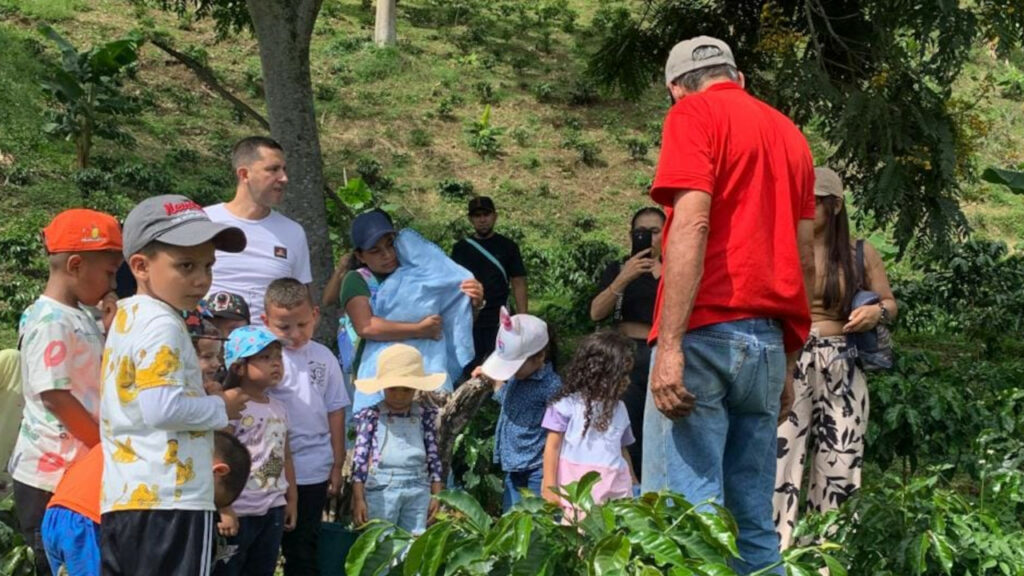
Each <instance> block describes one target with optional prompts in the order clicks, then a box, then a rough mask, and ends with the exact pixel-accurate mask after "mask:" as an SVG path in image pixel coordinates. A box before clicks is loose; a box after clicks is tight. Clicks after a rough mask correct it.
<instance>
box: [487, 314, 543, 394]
mask: <svg viewBox="0 0 1024 576" xmlns="http://www.w3.org/2000/svg"><path fill="white" fill-rule="evenodd" d="M500 319H501V323H500V325H499V327H498V338H497V339H496V340H495V342H494V352H493V353H492V354H491V355H490V356H489V357H488V358H487V360H485V361H484V363H483V365H481V366H480V369H481V370H482V371H483V373H484V374H485V375H486V376H487V377H488V378H493V379H494V380H508V379H509V378H511V377H512V376H515V373H516V372H517V371H518V370H519V368H520V367H521V366H522V365H523V363H524V362H526V360H527V359H528V358H529V357H530V356H533V355H534V354H536V353H538V352H540V351H541V350H543V349H544V347H545V346H547V345H548V325H547V324H545V323H544V321H543V320H541V319H540V318H537V317H536V316H530V315H529V314H516V315H515V316H509V313H508V310H506V309H505V307H504V306H502V308H501V315H500Z"/></svg>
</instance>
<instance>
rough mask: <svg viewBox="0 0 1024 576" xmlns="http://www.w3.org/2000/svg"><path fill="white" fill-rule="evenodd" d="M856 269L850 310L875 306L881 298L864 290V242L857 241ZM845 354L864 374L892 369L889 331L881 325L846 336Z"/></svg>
mask: <svg viewBox="0 0 1024 576" xmlns="http://www.w3.org/2000/svg"><path fill="white" fill-rule="evenodd" d="M857 268H858V270H859V272H860V283H859V285H860V290H858V291H857V293H856V294H854V295H853V302H852V303H851V304H850V309H851V310H856V309H857V308H860V307H861V306H868V305H872V304H874V305H877V304H878V303H879V302H881V301H882V298H881V296H879V295H878V294H877V293H875V292H872V291H871V290H866V289H865V288H864V282H865V278H866V276H867V274H866V271H865V267H864V240H857ZM846 344H847V353H848V355H849V357H850V358H851V359H853V360H854V361H855V362H856V363H857V365H858V366H860V369H861V370H863V371H865V372H880V371H883V370H889V369H891V368H892V367H893V352H892V337H891V335H890V333H889V329H888V328H887V327H885V326H883V325H881V324H879V325H877V326H875V327H874V328H872V329H871V330H868V331H866V332H854V333H851V334H847V336H846Z"/></svg>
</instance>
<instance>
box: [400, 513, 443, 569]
mask: <svg viewBox="0 0 1024 576" xmlns="http://www.w3.org/2000/svg"><path fill="white" fill-rule="evenodd" d="M451 533H452V525H451V523H450V522H438V523H436V524H434V525H433V526H431V527H430V528H428V529H427V531H426V532H424V533H423V534H421V535H420V536H419V537H418V538H416V541H415V542H413V543H412V546H410V547H409V553H408V555H407V556H406V558H405V569H404V574H405V576H416V575H417V574H419V575H421V576H434V575H435V574H437V571H438V569H440V567H441V562H442V560H443V559H444V558H445V557H447V550H446V544H447V543H448V536H449V535H451Z"/></svg>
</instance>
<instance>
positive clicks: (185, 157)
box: [167, 146, 199, 165]
mask: <svg viewBox="0 0 1024 576" xmlns="http://www.w3.org/2000/svg"><path fill="white" fill-rule="evenodd" d="M167 160H168V161H169V162H171V163H174V164H190V165H191V164H197V163H199V152H198V151H196V150H193V149H192V148H189V147H187V146H173V147H171V149H170V151H169V152H167Z"/></svg>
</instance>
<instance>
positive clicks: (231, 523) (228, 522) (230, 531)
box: [217, 507, 238, 536]
mask: <svg viewBox="0 0 1024 576" xmlns="http://www.w3.org/2000/svg"><path fill="white" fill-rule="evenodd" d="M217 532H219V533H220V535H221V536H237V535H238V515H237V514H235V511H234V510H232V509H231V508H230V507H228V508H223V509H222V510H221V511H220V522H218V523H217Z"/></svg>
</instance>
